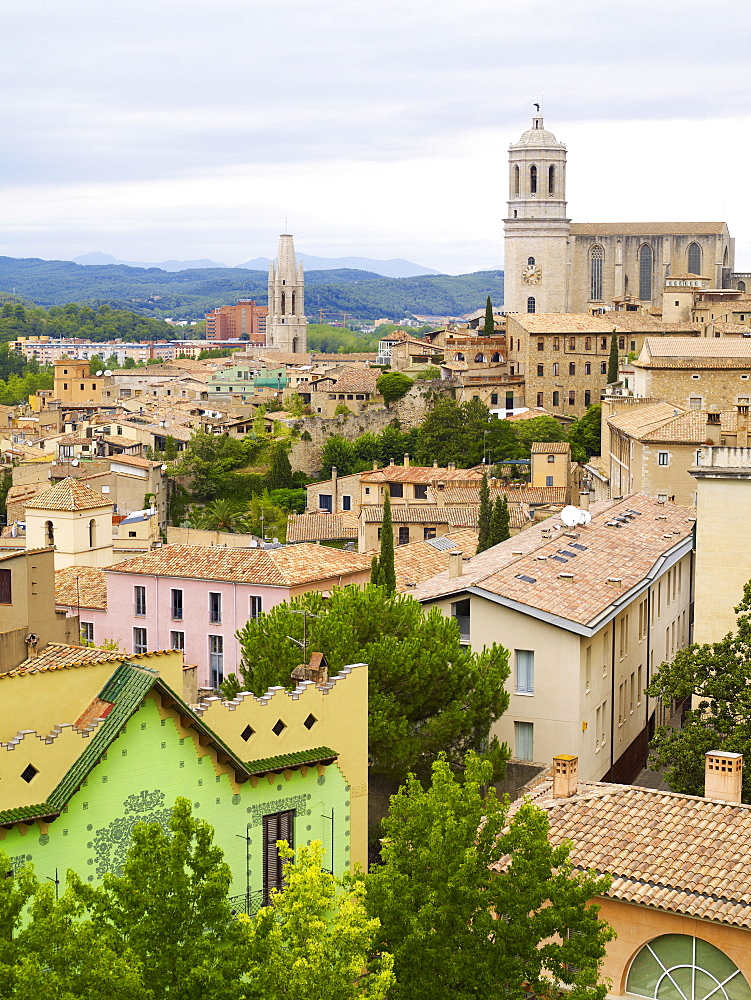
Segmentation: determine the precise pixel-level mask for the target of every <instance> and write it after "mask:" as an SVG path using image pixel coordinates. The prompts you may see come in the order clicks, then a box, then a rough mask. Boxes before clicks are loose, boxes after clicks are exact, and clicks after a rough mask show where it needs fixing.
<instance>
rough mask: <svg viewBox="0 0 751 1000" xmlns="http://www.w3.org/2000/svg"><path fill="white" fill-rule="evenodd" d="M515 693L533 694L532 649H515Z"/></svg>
mask: <svg viewBox="0 0 751 1000" xmlns="http://www.w3.org/2000/svg"><path fill="white" fill-rule="evenodd" d="M515 654H516V672H515V688H514V689H515V691H516V693H517V694H534V691H535V654H534V650H532V649H517V650H515Z"/></svg>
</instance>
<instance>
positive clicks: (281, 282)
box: [266, 233, 308, 354]
mask: <svg viewBox="0 0 751 1000" xmlns="http://www.w3.org/2000/svg"><path fill="white" fill-rule="evenodd" d="M307 324H308V321H307V319H306V318H305V276H304V274H303V266H302V263H299V264H298V263H297V261H296V259H295V244H294V242H293V240H292V237H291V236H290V235H289V234H288V233H283V234H282V235H281V236H280V237H279V251H278V253H277V258H276V261H274V262H273V263H271V264H270V265H269V315H268V320H267V323H266V346H267V347H269V348H271V349H272V350H276V351H284V352H285V353H287V354H303V353H305V350H306V347H307V337H306V330H307Z"/></svg>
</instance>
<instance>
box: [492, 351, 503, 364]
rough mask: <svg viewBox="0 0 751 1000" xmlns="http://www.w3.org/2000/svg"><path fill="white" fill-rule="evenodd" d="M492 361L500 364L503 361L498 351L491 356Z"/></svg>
mask: <svg viewBox="0 0 751 1000" xmlns="http://www.w3.org/2000/svg"><path fill="white" fill-rule="evenodd" d="M490 360H491V361H495V362H499V361H500V360H501V355H500V354H499V353H498V351H495V352H494V353H493V354H491V355H490Z"/></svg>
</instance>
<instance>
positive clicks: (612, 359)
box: [607, 330, 619, 384]
mask: <svg viewBox="0 0 751 1000" xmlns="http://www.w3.org/2000/svg"><path fill="white" fill-rule="evenodd" d="M618 368H619V361H618V335H617V333H616V332H615V330H613V332H612V333H611V334H610V355H609V357H608V374H607V380H608V384H610V383H612V382H617V381H618Z"/></svg>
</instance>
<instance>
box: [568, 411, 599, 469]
mask: <svg viewBox="0 0 751 1000" xmlns="http://www.w3.org/2000/svg"><path fill="white" fill-rule="evenodd" d="M601 427H602V405H601V404H600V403H597V404H595V405H594V406H590V407H588V409H587V412H586V413H585V414H584V416H583V417H582V418H581V419H580V420H575V421H574V422H573V424H572V425H571V426H570V427H569V432H568V439H569V442H570V444H571V454H572V456H573V458H574V460H575V461H577V462H580V461H586V459H587V458H589V456H590V455H599V454H600V452H601V450H602V443H601Z"/></svg>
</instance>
